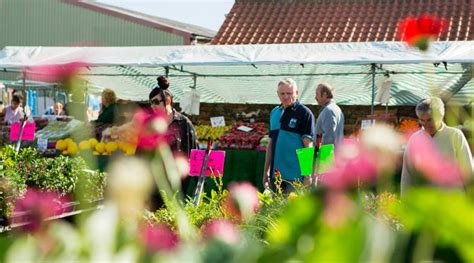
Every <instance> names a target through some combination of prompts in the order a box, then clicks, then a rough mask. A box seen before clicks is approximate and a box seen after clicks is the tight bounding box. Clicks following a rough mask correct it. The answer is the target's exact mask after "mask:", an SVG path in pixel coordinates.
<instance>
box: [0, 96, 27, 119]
mask: <svg viewBox="0 0 474 263" xmlns="http://www.w3.org/2000/svg"><path fill="white" fill-rule="evenodd" d="M22 103H23V96H21V95H20V94H13V96H12V100H11V103H10V105H9V106H8V107H6V108H4V109H3V115H4V116H5V119H4V122H5V123H6V124H9V125H10V124H12V123H15V122H20V121H21V119H23V116H24V115H25V114H24V112H23V108H22V107H21V105H22Z"/></svg>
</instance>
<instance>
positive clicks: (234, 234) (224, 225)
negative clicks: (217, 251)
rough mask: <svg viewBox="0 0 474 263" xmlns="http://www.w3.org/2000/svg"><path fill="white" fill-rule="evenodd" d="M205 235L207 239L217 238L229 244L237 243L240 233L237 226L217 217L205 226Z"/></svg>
mask: <svg viewBox="0 0 474 263" xmlns="http://www.w3.org/2000/svg"><path fill="white" fill-rule="evenodd" d="M203 237H204V238H205V239H206V240H209V239H217V240H220V241H223V242H225V243H228V244H237V243H238V242H239V240H240V233H239V230H238V229H237V227H236V226H235V225H234V224H233V223H232V222H230V221H228V220H225V219H215V220H212V221H211V222H209V223H207V224H206V225H205V226H204V230H203Z"/></svg>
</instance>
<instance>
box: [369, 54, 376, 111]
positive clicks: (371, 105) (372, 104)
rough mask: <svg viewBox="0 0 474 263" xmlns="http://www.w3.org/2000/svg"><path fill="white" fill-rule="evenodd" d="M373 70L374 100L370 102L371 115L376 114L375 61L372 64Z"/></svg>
mask: <svg viewBox="0 0 474 263" xmlns="http://www.w3.org/2000/svg"><path fill="white" fill-rule="evenodd" d="M371 72H372V102H371V103H370V115H374V103H375V63H372V65H371Z"/></svg>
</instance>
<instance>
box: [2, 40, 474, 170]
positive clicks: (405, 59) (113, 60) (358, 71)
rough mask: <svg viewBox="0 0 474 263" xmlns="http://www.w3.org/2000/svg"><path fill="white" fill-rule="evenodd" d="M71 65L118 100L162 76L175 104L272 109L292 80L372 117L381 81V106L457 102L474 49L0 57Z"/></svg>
mask: <svg viewBox="0 0 474 263" xmlns="http://www.w3.org/2000/svg"><path fill="white" fill-rule="evenodd" d="M74 61H83V62H85V63H86V64H87V67H85V68H84V70H83V71H82V72H81V75H82V77H84V78H85V79H87V81H88V83H91V84H93V85H95V86H97V87H111V88H114V89H115V91H116V93H117V95H118V97H121V98H124V99H131V100H144V99H145V98H146V97H147V94H148V93H149V91H150V89H151V88H152V87H153V86H154V85H155V81H154V78H155V77H156V76H157V75H167V76H168V77H169V78H170V79H171V81H172V83H173V85H172V86H171V87H170V89H171V92H172V93H173V94H174V95H175V101H176V102H178V103H182V102H183V100H184V98H185V94H186V92H187V91H189V90H190V87H191V89H192V90H196V91H197V92H198V93H199V98H200V99H199V101H198V103H199V102H210V103H257V104H258V103H267V104H278V98H277V96H275V84H276V83H277V82H278V80H279V79H281V78H284V77H292V78H294V79H295V80H296V81H297V82H298V84H299V87H300V88H299V90H300V93H299V94H300V100H301V101H302V102H303V103H305V104H314V103H315V101H314V87H315V85H316V84H317V83H319V82H331V83H333V84H334V85H335V86H337V87H338V95H337V96H336V102H337V103H338V104H341V105H371V106H372V111H371V115H374V110H373V106H374V105H375V98H376V95H377V92H378V91H377V90H376V82H377V81H378V80H379V78H382V77H384V76H386V75H390V76H391V78H392V80H393V84H392V88H391V89H390V91H389V92H390V98H389V100H388V102H387V105H414V104H416V102H417V101H418V100H419V99H420V98H422V97H424V96H427V95H430V94H431V93H432V92H433V91H435V92H436V93H437V94H438V95H440V96H442V97H443V98H445V99H446V100H449V99H450V98H451V97H453V96H454V95H455V94H458V93H460V94H462V92H463V88H464V87H465V85H466V83H469V82H470V80H472V65H473V63H474V41H457V42H434V43H432V44H431V47H430V49H429V50H428V52H426V53H422V52H420V51H418V50H416V49H413V48H410V47H408V46H407V45H406V44H405V43H401V42H375V43H315V44H277V45H233V46H186V47H183V46H168V47H6V48H5V49H3V50H2V51H0V68H2V69H4V70H6V71H18V72H24V73H28V72H29V70H30V69H31V68H30V67H33V66H38V65H49V64H66V63H70V62H74ZM464 96H467V97H466V98H467V99H468V101H469V100H470V101H472V97H474V96H472V94H471V93H470V92H468V93H467V94H465V95H464ZM226 143H227V146H229V145H232V144H235V145H237V144H238V143H236V142H234V143H232V142H227V141H226ZM241 144H243V145H245V144H251V143H248V142H246V143H244V142H243V141H241ZM240 147H242V146H240ZM237 148H238V147H237ZM235 150H239V149H235ZM240 150H243V149H240ZM248 151H251V150H250V149H248ZM229 155H230V154H229ZM228 158H230V157H228ZM227 161H228V160H227V159H226V162H227ZM226 166H229V164H226Z"/></svg>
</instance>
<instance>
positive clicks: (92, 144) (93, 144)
mask: <svg viewBox="0 0 474 263" xmlns="http://www.w3.org/2000/svg"><path fill="white" fill-rule="evenodd" d="M98 143H99V142H98V141H97V139H96V138H90V139H89V145H90V146H91V148H94V147H95V146H96V145H97V144H98Z"/></svg>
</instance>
